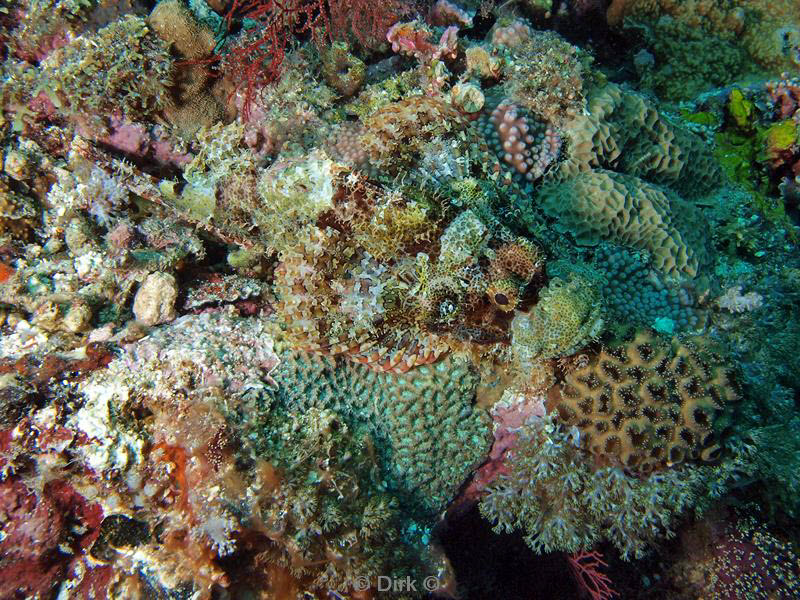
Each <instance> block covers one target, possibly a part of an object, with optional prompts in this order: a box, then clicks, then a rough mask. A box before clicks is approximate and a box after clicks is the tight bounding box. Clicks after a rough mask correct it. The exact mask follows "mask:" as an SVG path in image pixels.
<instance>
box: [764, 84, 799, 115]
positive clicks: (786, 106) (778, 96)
mask: <svg viewBox="0 0 800 600" xmlns="http://www.w3.org/2000/svg"><path fill="white" fill-rule="evenodd" d="M766 90H767V100H768V102H769V103H770V105H771V106H772V108H773V111H774V114H775V116H776V117H777V118H779V119H788V118H793V119H794V120H795V121H796V122H800V78H799V77H792V78H789V77H782V78H781V79H780V80H778V81H770V82H768V83H767V84H766Z"/></svg>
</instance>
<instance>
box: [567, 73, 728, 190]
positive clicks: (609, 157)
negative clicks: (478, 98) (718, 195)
mask: <svg viewBox="0 0 800 600" xmlns="http://www.w3.org/2000/svg"><path fill="white" fill-rule="evenodd" d="M587 108H588V110H587V112H586V113H585V114H582V115H578V116H576V117H575V118H573V119H572V120H570V121H569V122H567V123H565V124H564V134H565V136H566V141H567V146H568V147H569V153H568V156H567V157H566V159H565V160H564V161H562V162H561V163H560V164H559V167H558V169H557V171H556V173H555V174H554V175H555V178H562V177H569V176H571V175H575V174H576V173H579V172H582V171H587V170H589V169H591V168H592V167H603V168H607V169H613V170H615V171H622V172H623V173H629V174H631V175H636V176H637V177H641V178H643V179H646V180H648V181H651V182H653V183H659V184H663V185H668V186H670V187H671V188H673V189H675V190H676V191H678V192H679V193H682V194H684V195H686V196H687V197H694V196H697V195H702V194H704V193H707V192H709V191H710V190H711V189H713V187H714V186H715V185H716V184H717V183H718V182H719V181H720V179H721V172H720V169H719V166H718V165H717V163H716V161H715V160H714V157H713V156H712V154H711V151H710V149H709V148H708V146H707V145H706V144H704V143H703V141H702V140H701V139H700V138H699V137H698V136H696V135H695V134H693V133H691V132H689V131H687V130H684V129H682V128H680V127H678V126H676V125H674V124H672V123H670V122H668V121H667V120H666V119H664V118H663V117H662V116H661V115H659V113H658V111H656V109H655V108H653V107H652V106H650V105H649V104H648V103H647V102H646V101H645V99H644V98H643V97H642V96H639V95H638V94H636V93H634V92H630V91H626V90H623V89H622V88H621V87H619V86H617V85H615V84H607V85H605V86H603V87H602V88H599V89H596V90H594V91H593V93H592V94H591V95H590V96H589V99H588V107H587Z"/></svg>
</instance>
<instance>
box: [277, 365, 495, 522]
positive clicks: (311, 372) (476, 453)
mask: <svg viewBox="0 0 800 600" xmlns="http://www.w3.org/2000/svg"><path fill="white" fill-rule="evenodd" d="M272 376H273V378H274V379H275V381H276V382H277V383H278V387H279V389H278V391H277V392H276V399H277V400H278V401H279V402H280V403H281V404H282V405H283V406H285V407H286V408H287V409H288V410H291V411H301V412H305V411H308V410H311V409H313V408H315V409H319V410H334V411H336V412H337V413H339V414H340V415H342V417H343V418H344V419H345V422H346V423H347V424H348V426H350V427H354V428H357V427H359V426H365V425H368V426H369V431H370V433H371V435H372V436H373V437H374V439H375V442H376V448H375V451H376V452H377V455H378V457H380V464H381V472H382V474H383V476H384V477H385V478H386V481H387V484H388V486H389V488H390V489H392V490H393V491H394V492H395V493H396V494H397V495H398V497H400V498H403V499H404V500H405V502H407V503H410V505H411V506H412V507H414V508H416V509H418V510H420V511H421V512H422V514H427V515H433V514H437V513H438V512H440V511H441V510H443V509H444V508H445V507H446V506H447V504H448V503H449V502H450V501H451V500H452V499H453V497H454V496H455V494H456V492H457V490H458V488H459V486H460V485H461V484H462V483H463V482H464V481H465V480H466V479H467V477H468V475H469V473H470V471H471V470H472V469H473V468H475V467H476V466H477V465H478V464H479V463H480V462H481V461H482V460H483V457H484V456H485V454H486V453H487V452H488V448H489V437H490V430H489V420H488V417H487V415H486V414H485V413H484V412H483V411H482V410H480V409H478V408H475V407H473V405H472V403H473V401H474V398H475V391H476V388H477V385H478V379H479V378H478V375H477V373H476V372H475V371H474V370H473V369H472V367H471V366H470V365H469V364H468V363H467V362H465V361H463V360H454V359H448V360H444V361H440V362H438V363H436V364H434V365H427V366H421V367H417V368H415V369H412V370H411V371H410V372H409V373H407V374H404V375H391V374H388V373H376V372H374V371H372V370H370V369H368V368H366V367H363V366H361V365H354V364H351V363H349V362H346V361H344V360H339V359H332V358H326V357H323V356H315V355H309V354H304V353H283V354H282V355H281V364H280V365H279V366H278V368H277V369H276V370H275V371H274V372H273V373H272Z"/></svg>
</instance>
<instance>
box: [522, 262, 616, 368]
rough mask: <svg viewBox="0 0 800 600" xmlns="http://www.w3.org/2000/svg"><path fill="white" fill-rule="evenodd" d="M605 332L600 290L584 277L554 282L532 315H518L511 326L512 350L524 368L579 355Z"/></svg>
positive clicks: (543, 293) (542, 293) (541, 294)
mask: <svg viewBox="0 0 800 600" xmlns="http://www.w3.org/2000/svg"><path fill="white" fill-rule="evenodd" d="M602 328H603V318H602V306H601V301H600V295H599V293H598V292H597V290H596V288H595V287H594V286H593V285H592V284H591V283H590V282H589V281H588V280H587V279H586V278H584V277H581V276H579V275H573V276H572V277H570V278H569V279H567V280H566V281H564V280H561V279H553V280H552V281H551V282H550V284H549V285H548V286H547V288H545V289H544V290H542V292H541V293H540V296H539V302H538V303H537V304H536V306H535V307H534V308H533V309H532V310H531V312H530V313H529V314H526V313H518V314H517V316H516V317H515V318H514V321H513V322H512V324H511V333H512V336H511V340H512V342H511V347H512V350H513V352H514V357H515V359H516V361H517V363H518V364H519V365H520V366H521V367H523V368H524V367H525V366H529V365H530V364H532V363H533V362H535V361H536V360H541V359H549V358H556V357H559V356H565V355H568V354H572V353H574V352H576V351H577V350H578V349H580V348H581V346H583V345H585V344H587V343H588V342H589V341H591V340H592V339H593V338H594V337H596V336H597V335H598V334H599V333H600V332H601V331H602Z"/></svg>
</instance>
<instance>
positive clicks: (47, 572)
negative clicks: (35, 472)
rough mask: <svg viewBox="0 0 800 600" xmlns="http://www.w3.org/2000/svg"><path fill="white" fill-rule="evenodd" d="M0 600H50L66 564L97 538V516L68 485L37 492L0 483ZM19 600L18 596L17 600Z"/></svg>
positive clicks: (54, 484) (12, 481)
mask: <svg viewBox="0 0 800 600" xmlns="http://www.w3.org/2000/svg"><path fill="white" fill-rule="evenodd" d="M0 513H1V514H2V515H3V534H4V537H3V540H2V541H0V556H2V558H0V597H3V598H13V597H27V598H33V597H50V595H51V594H52V593H53V592H54V590H56V589H57V588H58V586H59V584H60V582H61V581H62V579H63V577H64V574H65V572H66V571H67V568H68V566H69V563H70V562H71V560H72V553H80V552H81V551H82V550H84V549H86V548H87V547H88V546H89V545H90V544H91V543H92V542H93V541H94V539H95V538H96V537H97V532H98V528H99V526H100V521H101V520H102V517H103V515H102V511H101V510H100V507H99V506H98V505H93V504H89V503H88V502H87V501H86V500H85V499H84V498H83V497H82V496H81V495H80V494H78V493H77V492H76V491H75V490H74V489H73V488H72V487H71V486H70V485H69V484H67V483H66V482H64V481H51V482H48V483H47V484H45V486H44V489H43V491H42V492H40V493H37V492H35V491H34V490H31V489H29V488H28V487H27V486H25V485H24V484H23V483H22V482H21V481H19V480H17V479H16V478H12V479H10V480H7V481H4V482H2V483H0ZM20 594H21V596H20Z"/></svg>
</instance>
